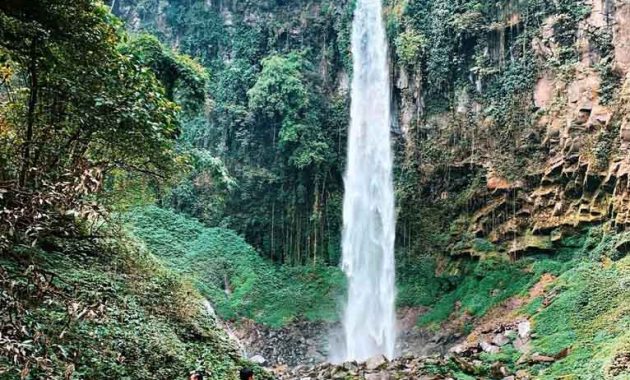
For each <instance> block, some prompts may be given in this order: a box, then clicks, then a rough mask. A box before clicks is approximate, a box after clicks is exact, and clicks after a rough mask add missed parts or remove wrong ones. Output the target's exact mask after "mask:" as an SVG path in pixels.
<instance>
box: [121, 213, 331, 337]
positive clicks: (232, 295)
mask: <svg viewBox="0 0 630 380" xmlns="http://www.w3.org/2000/svg"><path fill="white" fill-rule="evenodd" d="M127 219H128V221H129V223H130V227H131V229H132V231H134V234H135V235H136V236H137V237H139V238H140V239H141V240H142V241H144V242H145V243H146V246H147V248H149V249H150V251H151V252H153V253H154V254H155V255H157V256H158V257H159V258H161V259H162V260H164V261H165V262H166V263H167V265H168V266H169V267H171V268H173V269H175V270H176V271H178V272H180V273H185V274H187V275H188V276H190V277H191V278H194V279H195V283H196V286H197V287H198V289H199V290H200V291H201V293H202V294H204V295H206V296H207V297H208V298H209V299H210V300H211V301H212V304H213V305H214V307H215V308H216V310H217V312H218V314H219V316H221V317H222V318H225V319H231V320H238V319H239V318H250V319H254V320H256V321H259V322H262V323H265V324H268V325H271V326H275V327H279V326H282V325H285V324H287V323H288V322H291V321H294V320H296V319H299V318H306V319H309V320H335V319H336V318H337V313H336V309H337V300H338V299H339V297H341V295H342V290H343V275H342V274H341V272H340V271H339V270H338V269H336V268H331V267H325V266H296V267H290V266H280V267H278V266H275V265H274V264H272V263H270V262H268V261H266V260H265V259H263V258H262V257H260V256H259V255H258V253H257V252H256V251H255V250H254V249H253V248H252V247H251V246H250V245H248V244H247V243H246V242H245V241H244V240H243V238H241V237H239V236H238V235H236V234H235V233H234V232H233V231H230V230H226V229H221V228H208V227H205V226H203V225H202V224H201V223H199V222H198V221H196V220H194V219H191V218H189V217H186V216H183V215H178V214H176V213H174V212H172V211H169V210H164V209H161V208H157V207H148V208H142V209H135V210H133V211H131V212H130V213H129V214H128V217H127Z"/></svg>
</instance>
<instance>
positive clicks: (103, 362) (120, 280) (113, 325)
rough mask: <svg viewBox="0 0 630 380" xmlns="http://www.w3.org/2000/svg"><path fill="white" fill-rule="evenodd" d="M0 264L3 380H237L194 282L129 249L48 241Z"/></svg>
mask: <svg viewBox="0 0 630 380" xmlns="http://www.w3.org/2000/svg"><path fill="white" fill-rule="evenodd" d="M45 246H46V249H33V248H25V247H16V248H15V249H14V250H13V251H12V252H11V253H8V255H6V256H3V257H2V258H0V299H2V303H0V315H1V316H2V318H3V324H2V335H3V336H2V344H0V379H7V380H8V379H17V378H24V379H43V378H68V379H78V378H82V379H83V378H89V379H100V378H112V377H114V378H118V379H125V378H128V379H132V378H133V379H137V378H151V379H165V380H166V379H176V378H183V376H185V375H186V374H187V373H189V372H190V371H192V370H205V372H206V373H207V375H208V376H209V377H208V378H210V379H216V380H219V379H221V380H223V379H235V378H236V373H237V370H238V366H239V365H242V363H241V362H240V359H239V354H238V351H237V349H236V348H235V345H234V343H232V342H230V341H229V340H228V338H227V335H226V333H225V332H224V331H222V330H221V329H220V328H219V327H218V326H217V324H216V320H215V317H213V316H212V315H210V314H208V312H207V311H206V310H205V307H204V299H203V297H202V296H201V295H200V294H199V293H198V292H197V291H196V290H195V289H194V288H193V287H192V286H191V284H190V282H189V281H188V280H186V279H184V278H183V277H181V276H179V275H177V274H175V273H174V272H173V271H171V270H169V269H167V268H165V267H164V266H163V265H162V264H160V263H159V262H158V260H156V259H155V258H154V257H153V256H152V255H151V254H149V253H148V252H146V251H145V250H142V249H141V248H140V247H139V245H138V244H137V243H135V242H133V241H131V240H127V239H124V238H120V237H118V238H117V239H116V240H108V241H107V242H101V243H91V242H86V241H83V240H66V239H49V240H47V241H46V244H45Z"/></svg>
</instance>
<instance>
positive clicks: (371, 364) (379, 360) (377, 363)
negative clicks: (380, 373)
mask: <svg viewBox="0 0 630 380" xmlns="http://www.w3.org/2000/svg"><path fill="white" fill-rule="evenodd" d="M385 364H387V359H386V358H385V357H384V356H383V355H379V356H375V357H373V358H369V359H368V360H367V361H366V362H365V368H367V369H368V370H370V371H373V370H375V369H379V368H381V367H382V366H384V365H385Z"/></svg>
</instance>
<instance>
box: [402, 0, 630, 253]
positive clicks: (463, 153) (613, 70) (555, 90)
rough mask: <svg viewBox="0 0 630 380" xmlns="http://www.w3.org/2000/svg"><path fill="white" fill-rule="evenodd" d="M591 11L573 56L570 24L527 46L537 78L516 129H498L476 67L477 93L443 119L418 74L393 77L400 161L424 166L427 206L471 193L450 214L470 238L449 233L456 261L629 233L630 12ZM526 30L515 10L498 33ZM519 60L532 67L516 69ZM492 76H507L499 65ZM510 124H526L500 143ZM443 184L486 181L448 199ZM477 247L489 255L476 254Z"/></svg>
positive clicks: (604, 7)
mask: <svg viewBox="0 0 630 380" xmlns="http://www.w3.org/2000/svg"><path fill="white" fill-rule="evenodd" d="M576 3H579V2H576ZM585 6H586V7H588V9H589V10H590V13H588V14H587V15H584V16H582V17H581V18H580V19H579V21H578V22H577V24H576V25H575V26H573V28H574V30H571V33H573V35H574V36H575V40H574V42H573V43H572V44H571V45H569V46H568V47H567V45H566V43H564V44H563V43H561V40H562V38H563V36H562V35H560V34H561V33H563V32H562V28H563V27H564V26H563V24H562V23H563V22H564V18H563V17H565V16H562V15H554V14H550V15H548V16H547V17H546V18H545V19H544V21H543V22H542V24H541V25H540V27H538V29H537V30H536V31H535V32H533V33H531V34H530V35H532V36H533V37H531V38H529V39H527V42H528V44H529V45H528V47H527V49H525V50H527V54H531V57H530V58H529V59H530V60H531V61H533V62H535V66H532V71H533V70H535V74H536V78H537V79H535V81H534V82H533V83H532V85H531V86H530V88H529V89H528V90H527V91H523V92H522V93H521V94H517V95H518V96H517V98H518V99H519V100H518V102H517V103H513V104H512V105H511V107H512V111H511V112H513V113H515V114H517V115H518V118H519V120H517V122H514V121H512V120H510V119H507V120H506V119H503V120H496V119H495V118H494V116H493V114H492V110H490V108H491V107H495V103H492V102H490V101H488V97H487V96H484V94H483V91H484V89H483V87H484V84H483V83H480V81H479V80H478V79H475V78H474V76H473V74H474V70H473V69H476V68H473V69H471V75H470V78H468V79H467V80H468V81H470V84H469V86H468V87H469V88H470V87H473V86H476V87H477V90H479V93H477V94H475V96H471V91H470V90H460V91H459V92H458V91H455V92H454V94H453V96H452V102H451V105H450V107H448V109H447V110H444V111H441V112H437V113H435V112H434V113H431V112H430V111H427V110H425V109H424V108H423V107H424V103H425V98H426V96H427V95H426V94H425V93H426V91H423V89H422V88H421V86H422V84H419V83H418V81H419V80H420V74H414V73H413V72H409V69H408V68H397V69H396V71H395V76H396V81H395V82H394V83H395V86H396V89H395V93H396V94H397V98H398V100H399V102H400V104H399V106H398V110H399V113H398V120H399V123H400V125H401V129H402V131H403V132H404V141H405V143H404V145H405V154H404V155H405V157H406V160H415V161H419V165H417V167H418V169H417V170H418V177H419V178H420V188H421V189H422V192H423V194H425V195H426V196H425V198H424V199H423V202H440V200H442V199H445V198H446V199H454V198H455V197H457V196H461V194H462V192H463V191H468V192H470V194H469V195H468V202H467V204H466V206H465V207H463V208H460V209H459V210H457V211H456V213H455V215H454V219H456V220H457V221H458V223H459V224H460V225H463V227H462V228H459V229H454V228H451V234H452V236H451V243H450V246H449V251H450V253H451V254H454V255H467V256H476V257H479V256H484V255H487V254H497V253H499V254H502V255H503V254H505V255H509V256H510V257H511V258H517V257H519V256H521V255H522V254H526V253H528V252H541V251H547V250H550V249H551V248H553V243H554V242H555V241H557V240H559V239H561V238H562V237H563V236H565V235H566V234H567V233H570V231H572V230H574V229H576V228H579V227H581V226H585V225H589V224H593V223H610V224H611V225H613V226H614V227H616V228H618V229H625V228H626V226H627V225H628V224H630V206H629V205H630V203H629V202H628V201H629V200H630V198H629V194H628V193H629V191H628V190H629V187H628V186H629V184H630V183H629V178H630V156H629V153H630V151H629V149H630V120H629V118H628V116H627V115H628V111H629V109H628V107H630V98H629V95H630V77H629V76H628V73H629V71H630V45H628V40H629V37H630V4H628V3H627V2H625V1H604V0H602V1H600V0H590V1H587V2H585ZM519 19H520V15H519V14H518V11H515V13H514V14H512V15H511V16H510V17H507V18H505V19H504V24H503V25H502V26H500V28H502V30H503V29H505V30H507V29H508V28H510V27H514V25H518V23H519V21H518V20H519ZM508 24H510V25H508ZM521 27H523V28H524V26H521ZM495 28H497V26H495ZM565 32H566V31H565ZM523 39H524V40H525V38H523ZM502 48H503V49H512V48H513V47H510V46H509V45H508V46H504V47H502ZM568 48H571V49H575V51H576V52H577V58H576V59H575V60H573V61H569V62H562V63H561V64H555V63H551V62H556V61H558V60H560V58H559V57H561V56H562V54H564V52H565V51H566V49H568ZM519 59H520V60H523V59H524V58H522V57H520V58H518V57H517V58H514V60H515V61H516V60H519ZM496 69H497V70H499V71H500V70H502V68H501V65H500V63H497V68H496ZM506 70H507V69H506ZM473 92H474V91H473ZM423 94H424V95H423ZM512 123H514V124H517V125H518V128H517V130H516V131H515V133H514V135H513V136H512V137H513V139H512V140H509V141H508V143H507V144H506V142H505V141H497V137H496V136H497V133H495V132H493V131H496V130H499V131H501V130H503V131H505V130H507V129H509V128H511V127H512V126H511V124H512ZM463 139H466V140H467V144H466V146H465V147H462V145H464V144H462V140H463ZM423 144H424V145H423ZM427 145H429V146H430V147H431V149H435V147H436V146H437V147H438V148H437V149H438V150H441V151H442V152H445V155H447V156H448V158H446V159H444V157H441V161H440V162H439V163H436V161H437V160H435V159H433V160H432V159H431V158H426V156H427V153H426V151H427V150H428V149H427V148H426V146H427ZM506 145H507V147H506ZM462 167H463V169H462ZM506 167H507V169H506ZM444 173H449V175H450V176H452V177H457V176H458V175H460V174H458V173H461V176H462V177H463V176H466V175H470V173H478V175H479V176H480V177H481V178H482V181H480V183H481V186H477V187H474V186H472V185H471V186H468V187H465V189H459V190H458V189H452V187H451V189H449V186H448V185H446V186H445V185H441V183H442V182H444V181H445V180H444V177H445V174H444ZM453 230H455V232H453ZM480 239H481V240H484V241H485V242H489V243H490V245H489V246H490V247H491V248H490V249H485V250H479V249H478V248H476V247H475V244H474V242H475V241H479V240H480ZM487 247H488V245H486V248H487Z"/></svg>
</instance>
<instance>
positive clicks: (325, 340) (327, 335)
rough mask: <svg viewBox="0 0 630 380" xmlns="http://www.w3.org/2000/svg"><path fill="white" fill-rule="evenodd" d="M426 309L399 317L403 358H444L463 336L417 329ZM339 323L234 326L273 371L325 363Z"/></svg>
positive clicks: (453, 329)
mask: <svg viewBox="0 0 630 380" xmlns="http://www.w3.org/2000/svg"><path fill="white" fill-rule="evenodd" d="M425 311H426V310H425V309H424V308H405V309H402V310H400V311H399V314H398V326H399V336H398V352H400V353H401V355H407V354H409V355H414V356H431V355H434V354H440V355H444V354H446V353H448V351H449V349H450V348H451V347H453V346H454V345H455V344H456V343H458V342H459V341H461V339H462V334H461V333H459V332H458V330H459V329H458V327H459V326H456V325H449V326H445V327H444V329H441V330H440V331H438V332H435V331H430V330H427V329H421V328H418V327H417V326H416V321H417V319H418V316H419V315H421V314H422V313H424V312H425ZM338 329H339V325H338V324H332V323H325V322H308V321H297V322H294V323H291V324H289V325H287V326H285V327H282V328H280V329H273V328H270V327H268V326H264V325H261V324H257V323H255V322H253V321H250V320H246V321H242V322H240V323H239V324H238V325H234V326H231V327H230V330H232V331H233V333H234V335H235V337H236V338H237V339H238V341H239V342H240V344H241V346H242V347H243V348H244V350H245V352H246V356H247V357H248V358H249V359H250V360H251V361H253V362H255V363H257V364H261V365H264V366H267V367H270V368H274V367H281V368H284V367H286V368H292V367H296V366H300V365H317V364H321V363H324V362H325V361H326V360H327V358H328V356H329V347H330V339H334V336H336V335H337V334H335V332H336V331H337V330H338Z"/></svg>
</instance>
